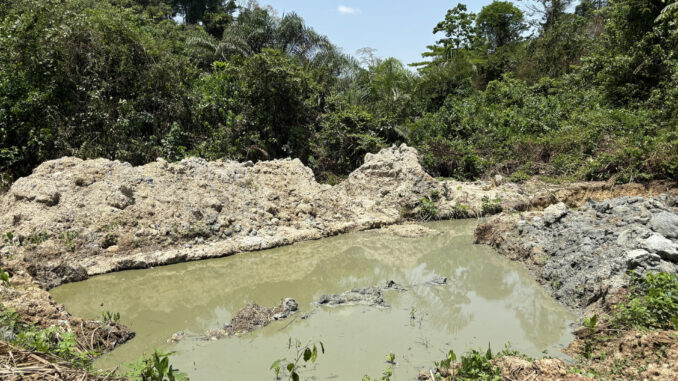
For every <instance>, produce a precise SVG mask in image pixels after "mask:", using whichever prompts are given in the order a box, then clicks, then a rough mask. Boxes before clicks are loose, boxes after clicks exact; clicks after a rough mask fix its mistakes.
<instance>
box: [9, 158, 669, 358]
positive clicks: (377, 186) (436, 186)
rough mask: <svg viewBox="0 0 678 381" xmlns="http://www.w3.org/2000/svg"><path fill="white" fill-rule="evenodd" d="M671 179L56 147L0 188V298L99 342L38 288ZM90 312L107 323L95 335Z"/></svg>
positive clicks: (403, 230) (104, 346)
mask: <svg viewBox="0 0 678 381" xmlns="http://www.w3.org/2000/svg"><path fill="white" fill-rule="evenodd" d="M673 186H674V185H673V184H665V183H653V184H650V185H640V184H626V185H619V186H617V185H614V184H610V183H602V182H597V183H575V184H566V185H554V184H544V183H540V182H528V183H526V184H512V183H505V182H504V180H503V179H502V178H501V177H500V176H498V177H496V178H494V179H493V180H492V181H478V182H474V183H462V182H457V181H437V180H436V179H434V178H432V177H431V176H429V175H428V174H426V172H425V171H424V170H423V169H422V167H421V165H420V164H419V161H418V155H417V152H416V151H415V150H414V149H412V148H410V147H407V146H405V145H403V146H400V147H392V148H389V149H384V150H382V151H381V152H379V153H378V154H374V155H373V154H368V155H367V156H366V158H365V163H364V164H363V165H362V166H361V167H360V168H358V169H357V170H356V171H354V172H353V173H352V174H351V175H350V176H349V177H348V178H347V179H346V180H344V181H343V182H342V183H340V184H338V185H336V186H330V185H325V184H319V183H317V182H316V181H315V179H314V177H313V173H312V171H311V170H310V169H309V168H307V167H305V166H304V165H303V164H302V163H301V162H300V161H299V160H289V159H288V160H275V161H266V162H259V163H256V164H253V163H251V162H247V163H237V162H232V161H216V162H207V161H205V160H202V159H195V158H192V159H185V160H183V161H181V162H179V163H168V162H166V161H164V160H162V159H158V161H156V162H154V163H151V164H147V165H144V166H139V167H133V166H131V165H129V164H127V163H121V162H118V161H109V160H105V159H97V160H85V161H83V160H80V159H76V158H62V159H59V160H54V161H49V162H45V163H43V164H42V165H40V166H39V167H38V168H36V169H35V170H34V171H33V174H32V175H30V176H28V177H25V178H22V179H19V180H17V181H16V182H15V183H14V184H13V185H12V187H11V188H10V189H9V191H8V192H7V193H6V194H4V195H2V196H1V197H0V232H2V238H1V239H0V267H1V268H2V269H4V270H5V271H7V272H8V273H9V275H10V277H11V278H10V282H9V284H0V304H2V305H4V306H6V307H9V308H13V309H15V310H16V311H17V312H18V313H19V315H20V316H21V317H22V318H23V319H24V320H28V321H31V322H35V323H37V324H38V325H39V326H42V327H47V326H51V325H58V326H61V327H63V329H64V330H69V331H72V332H74V333H76V334H77V335H78V337H79V338H80V339H81V340H82V341H83V342H84V341H89V342H91V343H96V346H97V349H98V350H100V351H105V350H109V349H111V348H113V347H115V346H116V345H118V344H120V343H122V342H124V341H126V340H128V339H129V338H130V337H132V335H133V333H131V332H129V331H128V330H126V329H125V328H124V327H122V326H119V325H117V324H112V325H111V323H103V322H100V321H83V320H82V319H78V318H75V317H73V316H71V315H70V314H68V312H66V311H65V310H64V308H63V307H62V306H60V305H58V304H56V303H54V301H53V300H52V299H51V297H50V296H49V293H48V292H47V291H46V290H48V289H50V288H52V287H56V286H58V285H60V284H63V283H65V282H73V281H81V280H84V279H86V278H88V277H89V276H93V275H97V274H102V273H106V272H112V271H120V270H126V269H134V268H147V267H152V266H159V265H165V264H172V263H177V262H185V261H192V260H199V259H205V258H213V257H221V256H226V255H231V254H234V253H238V252H244V251H253V250H261V249H266V248H272V247H276V246H281V245H288V244H291V243H294V242H298V241H302V240H309V239H319V238H322V237H327V236H331V235H336V234H341V233H345V232H349V231H357V230H363V229H371V228H378V227H385V226H389V225H394V224H398V223H402V222H406V221H412V220H428V219H433V218H442V219H444V218H463V217H475V216H482V215H488V214H496V213H499V212H502V211H504V212H513V211H527V210H540V209H543V208H545V207H548V206H550V205H553V204H557V203H559V202H564V203H565V204H566V205H567V206H570V207H576V206H581V205H583V204H584V203H585V202H586V200H588V199H594V200H604V199H607V198H612V197H617V196H620V195H628V196H648V195H658V194H662V193H667V192H668V191H670V190H671V189H672V187H673ZM502 224H503V222H502ZM390 229H391V230H390V232H392V233H393V234H397V235H404V236H417V235H422V234H428V232H427V231H425V229H420V228H417V227H412V226H410V227H396V228H390ZM488 234H490V233H488ZM488 237H489V235H488ZM488 242H489V240H488ZM489 243H493V242H489ZM495 246H497V247H499V248H500V251H503V252H506V250H504V249H503V248H502V247H500V246H501V245H497V244H495ZM638 253H639V252H638ZM648 253H649V254H651V252H649V251H648ZM649 254H648V255H649ZM669 255H672V254H669ZM640 257H642V255H641V256H640ZM643 258H644V257H643ZM649 258H650V259H652V258H655V257H653V256H651V255H650V256H649ZM662 258H663V257H662ZM655 259H656V258H655ZM652 260H654V259H652ZM651 262H652V261H650V262H647V263H651ZM652 263H654V262H652ZM586 291H587V292H588V289H586ZM104 324H107V325H109V326H111V327H112V328H110V329H109V330H108V331H109V332H106V335H105V336H101V335H103V333H102V332H103V331H104V330H103V329H101V327H103V326H104ZM90 346H93V344H90Z"/></svg>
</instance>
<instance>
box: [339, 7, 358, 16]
mask: <svg viewBox="0 0 678 381" xmlns="http://www.w3.org/2000/svg"><path fill="white" fill-rule="evenodd" d="M337 10H338V11H339V13H341V14H342V15H355V14H358V13H360V9H357V8H351V7H347V6H345V5H340V6H339V7H337Z"/></svg>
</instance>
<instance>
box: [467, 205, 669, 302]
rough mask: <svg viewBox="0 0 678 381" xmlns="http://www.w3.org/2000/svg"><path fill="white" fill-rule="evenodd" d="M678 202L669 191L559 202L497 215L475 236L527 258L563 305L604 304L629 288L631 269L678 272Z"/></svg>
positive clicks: (509, 253)
mask: <svg viewBox="0 0 678 381" xmlns="http://www.w3.org/2000/svg"><path fill="white" fill-rule="evenodd" d="M676 205H678V197H676V196H670V195H664V196H659V197H657V198H647V199H646V198H641V197H619V198H615V199H611V200H605V201H601V202H595V201H589V202H588V203H587V204H586V205H584V206H583V207H581V208H579V209H577V210H573V209H568V208H567V206H566V205H565V204H564V203H560V204H555V205H551V206H549V207H548V208H546V209H545V210H544V211H543V212H533V213H526V214H524V215H506V214H503V215H500V216H497V217H495V218H493V219H491V220H489V221H488V222H486V223H485V224H482V225H480V226H479V227H478V228H477V230H476V241H477V242H480V243H487V244H490V245H492V246H494V247H496V248H497V249H498V250H499V252H500V253H502V254H504V255H506V256H508V257H509V258H511V259H514V260H520V261H522V262H525V263H526V264H527V265H528V266H529V267H530V268H532V269H533V270H534V271H535V273H536V276H537V279H538V280H539V281H540V282H541V283H542V284H544V286H545V287H546V288H547V289H549V290H550V291H551V293H552V294H553V295H554V297H555V298H556V299H558V300H560V301H561V302H562V303H564V304H566V305H568V306H570V307H572V308H586V307H589V306H592V307H598V306H604V305H605V304H607V303H606V300H607V297H608V295H610V296H611V295H615V294H617V293H618V292H619V291H620V290H621V289H622V288H624V287H626V286H627V285H628V279H629V277H628V276H627V275H626V273H627V271H628V270H635V271H637V272H639V273H641V274H642V273H644V272H646V271H662V272H668V273H674V274H675V273H678V214H677V213H678V208H676ZM664 234H665V235H667V236H665V235H664ZM669 237H670V238H669ZM674 237H675V238H674Z"/></svg>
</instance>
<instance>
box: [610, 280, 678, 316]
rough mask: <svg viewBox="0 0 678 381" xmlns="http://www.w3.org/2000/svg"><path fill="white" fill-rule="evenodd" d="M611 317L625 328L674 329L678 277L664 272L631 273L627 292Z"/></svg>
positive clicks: (676, 313)
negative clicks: (640, 274)
mask: <svg viewBox="0 0 678 381" xmlns="http://www.w3.org/2000/svg"><path fill="white" fill-rule="evenodd" d="M614 320H615V323H617V324H618V325H621V326H624V327H645V328H657V329H677V328H678V325H677V324H676V323H678V278H676V276H675V275H673V274H667V273H648V274H646V275H645V276H644V277H641V276H639V275H636V274H633V275H632V280H631V290H630V293H629V295H628V297H627V299H626V301H625V302H624V303H622V304H620V305H619V306H618V307H617V313H616V315H615V317H614Z"/></svg>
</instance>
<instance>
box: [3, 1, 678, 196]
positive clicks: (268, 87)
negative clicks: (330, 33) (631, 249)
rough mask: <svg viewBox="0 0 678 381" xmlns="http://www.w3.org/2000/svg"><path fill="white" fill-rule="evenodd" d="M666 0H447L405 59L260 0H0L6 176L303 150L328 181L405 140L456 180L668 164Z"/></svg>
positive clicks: (669, 18) (671, 138)
mask: <svg viewBox="0 0 678 381" xmlns="http://www.w3.org/2000/svg"><path fill="white" fill-rule="evenodd" d="M676 4H677V3H676V1H675V0H664V1H662V0H609V1H606V0H582V1H581V2H579V3H573V0H536V1H532V2H524V3H520V4H514V3H511V2H508V1H494V2H493V3H491V4H488V5H487V6H485V7H483V8H482V10H481V11H480V12H479V13H478V14H474V13H472V12H469V11H468V9H467V7H466V6H465V5H463V4H458V5H457V6H456V7H454V8H452V9H450V10H449V11H448V12H447V14H445V15H441V21H440V22H439V23H438V24H437V25H432V26H431V27H432V32H433V33H435V34H436V35H437V36H439V37H440V40H439V41H438V42H436V43H435V44H434V45H432V46H428V47H426V50H425V51H424V52H423V54H422V62H419V63H414V64H413V67H412V68H408V67H407V66H406V65H404V64H403V63H402V62H400V61H398V60H397V59H394V58H381V57H378V56H376V54H375V52H374V51H373V50H371V49H362V50H361V51H359V52H357V53H356V55H355V56H352V55H348V54H346V53H344V52H342V51H341V50H340V49H339V48H338V47H336V46H335V45H333V44H332V43H331V41H329V40H328V39H327V38H326V37H325V36H322V35H320V34H318V33H317V32H315V31H314V30H313V29H312V28H310V27H308V25H306V23H305V22H304V20H303V19H302V18H301V17H299V16H298V15H297V14H295V13H287V14H282V15H281V14H278V13H277V12H276V11H274V10H273V9H270V8H267V7H262V6H260V5H258V4H257V3H256V2H254V1H249V2H248V3H246V4H242V3H238V2H235V1H231V0H229V1H224V0H6V1H5V2H3V4H2V5H0V20H1V22H0V46H1V47H2V49H0V180H1V182H2V183H3V184H4V185H5V186H6V185H7V184H9V183H11V181H12V180H14V179H16V178H17V177H19V176H24V175H26V174H29V173H30V171H31V170H32V168H34V167H35V166H37V165H39V164H40V163H41V162H43V161H45V160H49V159H53V158H57V157H61V156H64V155H73V156H78V157H82V158H95V157H106V158H110V159H117V160H124V161H128V162H130V163H132V164H135V165H136V164H143V163H146V162H149V161H153V160H155V158H157V157H165V158H167V159H169V160H173V161H174V160H180V159H181V158H183V157H186V156H200V157H204V158H207V159H234V160H254V161H256V160H269V159H276V158H283V157H296V158H300V159H301V160H302V161H303V162H304V163H305V164H306V165H308V166H310V167H311V168H312V169H313V170H314V172H315V173H316V176H317V177H318V179H319V180H322V181H327V182H334V181H337V179H340V178H341V177H342V176H345V175H346V174H347V173H349V172H350V171H351V170H353V169H355V168H356V167H357V166H359V165H360V164H361V163H362V159H363V157H364V155H365V154H366V153H368V152H375V151H377V150H379V149H380V148H383V147H385V146H389V145H392V144H399V143H403V142H404V143H407V144H410V145H412V146H414V147H416V148H417V149H419V151H420V152H421V153H422V157H423V160H422V161H423V164H424V165H425V167H426V169H427V170H428V171H429V173H431V174H432V175H434V176H441V177H453V178H456V179H462V180H470V179H476V178H479V177H482V176H485V175H491V174H494V173H502V174H506V175H510V176H511V178H512V179H513V180H515V181H523V180H525V179H527V178H529V177H531V176H539V177H540V178H541V179H542V180H545V181H563V180H579V179H583V180H607V179H614V180H616V181H619V182H626V181H646V180H652V179H671V180H677V179H678V6H676Z"/></svg>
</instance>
